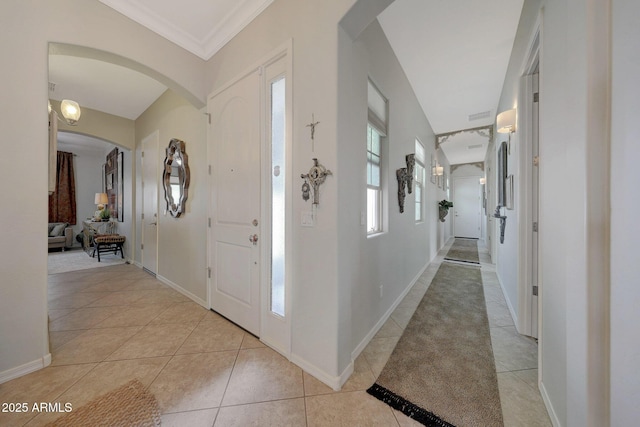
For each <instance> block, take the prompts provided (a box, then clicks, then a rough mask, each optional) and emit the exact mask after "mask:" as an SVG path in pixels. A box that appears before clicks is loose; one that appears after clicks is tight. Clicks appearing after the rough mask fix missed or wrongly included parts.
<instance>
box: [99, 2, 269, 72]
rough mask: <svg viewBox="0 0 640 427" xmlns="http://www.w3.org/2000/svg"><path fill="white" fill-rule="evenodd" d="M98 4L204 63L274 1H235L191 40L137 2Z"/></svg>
mask: <svg viewBox="0 0 640 427" xmlns="http://www.w3.org/2000/svg"><path fill="white" fill-rule="evenodd" d="M100 2H101V3H103V4H105V5H107V6H109V7H111V8H112V9H114V10H116V11H118V12H120V13H122V14H123V15H125V16H126V17H128V18H130V19H132V20H133V21H135V22H137V23H138V24H140V25H142V26H144V27H146V28H148V29H150V30H151V31H153V32H155V33H156V34H159V35H160V36H162V37H164V38H166V39H167V40H169V41H171V42H173V43H175V44H177V45H178V46H180V47H182V48H183V49H186V50H188V51H189V52H191V53H193V54H194V55H197V56H198V57H200V58H202V59H204V60H205V61H206V60H208V59H210V58H211V57H212V56H213V55H214V54H215V53H216V52H218V51H219V50H220V49H221V48H222V47H223V46H224V45H225V44H227V43H228V42H229V41H230V40H231V39H232V38H234V37H235V36H236V35H237V34H238V33H239V32H240V31H242V29H243V28H244V27H246V26H247V25H249V23H250V22H251V21H253V20H254V19H255V18H256V17H257V16H258V15H260V14H261V13H262V12H263V11H264V10H265V9H266V8H267V7H268V6H269V5H270V4H271V3H272V2H273V0H244V1H238V2H237V4H236V7H234V8H233V10H231V11H229V12H228V13H227V14H226V15H225V16H224V17H223V18H222V19H220V20H219V24H218V25H216V26H214V27H213V28H212V29H211V31H209V32H208V33H207V34H206V35H205V36H204V37H203V38H202V39H199V38H197V37H194V35H193V34H191V33H189V32H187V31H185V30H184V29H182V28H180V27H179V26H177V25H175V24H174V23H173V22H171V21H170V20H168V19H167V18H165V17H164V16H161V15H159V14H157V13H155V12H154V11H153V10H151V9H149V8H147V7H146V6H144V5H143V4H142V3H141V2H139V1H123V0H100Z"/></svg>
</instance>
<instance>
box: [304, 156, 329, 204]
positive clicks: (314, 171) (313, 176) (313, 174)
mask: <svg viewBox="0 0 640 427" xmlns="http://www.w3.org/2000/svg"><path fill="white" fill-rule="evenodd" d="M327 175H332V173H331V171H330V170H328V169H326V168H325V167H324V166H322V165H321V164H319V163H318V159H315V158H314V159H313V166H312V167H311V169H309V173H307V174H301V175H300V178H303V179H304V184H302V198H303V199H304V201H307V200H309V193H310V190H311V189H313V204H314V205H318V204H320V185H322V184H323V183H324V181H325V179H327Z"/></svg>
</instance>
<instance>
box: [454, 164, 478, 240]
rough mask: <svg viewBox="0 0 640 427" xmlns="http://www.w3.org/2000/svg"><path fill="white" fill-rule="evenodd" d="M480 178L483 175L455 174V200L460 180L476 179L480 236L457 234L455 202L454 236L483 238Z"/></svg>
mask: <svg viewBox="0 0 640 427" xmlns="http://www.w3.org/2000/svg"><path fill="white" fill-rule="evenodd" d="M480 178H482V176H481V175H478V176H472V175H470V176H455V177H453V200H454V201H455V200H456V192H457V187H458V184H457V183H458V181H461V180H465V179H469V180H471V179H473V180H475V184H476V187H477V188H476V190H477V191H476V193H477V194H476V195H477V196H478V200H477V203H476V205H477V206H476V208H477V214H478V218H477V225H478V232H477V233H478V237H472V236H457V233H456V222H457V220H456V218H457V216H456V214H455V203H454V214H453V230H452V232H453V236H454V237H466V238H470V239H478V240H480V239H481V238H482V199H481V195H480Z"/></svg>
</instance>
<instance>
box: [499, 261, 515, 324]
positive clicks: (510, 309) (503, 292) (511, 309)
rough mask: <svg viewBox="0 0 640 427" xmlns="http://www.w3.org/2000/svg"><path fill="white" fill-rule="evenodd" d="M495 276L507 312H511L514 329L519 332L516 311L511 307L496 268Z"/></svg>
mask: <svg viewBox="0 0 640 427" xmlns="http://www.w3.org/2000/svg"><path fill="white" fill-rule="evenodd" d="M496 277H497V278H498V283H500V289H501V290H502V295H503V296H504V300H505V302H506V303H507V308H508V309H509V313H510V314H511V320H513V324H514V326H515V328H516V331H517V332H518V333H519V334H521V332H520V328H518V325H519V323H518V316H517V315H516V311H515V310H514V309H513V305H511V301H509V298H507V291H506V290H505V288H504V285H503V284H502V279H500V274H499V273H498V269H496Z"/></svg>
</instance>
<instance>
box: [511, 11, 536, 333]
mask: <svg viewBox="0 0 640 427" xmlns="http://www.w3.org/2000/svg"><path fill="white" fill-rule="evenodd" d="M534 28H535V29H534V31H533V33H532V35H531V38H530V40H529V45H528V54H527V56H526V57H525V59H524V62H523V65H522V70H521V76H522V77H521V78H520V88H519V94H518V99H519V102H518V123H517V126H518V129H519V130H520V131H519V132H518V133H519V136H518V145H519V149H518V151H519V155H518V164H519V165H518V166H519V170H520V179H519V180H518V181H519V182H518V191H517V195H516V197H517V206H518V212H519V215H518V224H517V228H518V246H519V248H518V273H517V277H518V312H519V316H518V319H517V322H518V324H517V329H518V332H519V333H521V334H523V335H528V336H536V337H537V333H536V332H537V331H539V330H540V322H541V321H542V316H541V304H539V301H541V297H540V293H541V292H542V286H541V282H542V277H541V275H540V271H541V269H540V262H539V260H540V257H539V256H538V257H537V258H538V266H537V270H538V275H537V276H538V284H537V285H538V288H537V289H538V290H537V294H538V295H537V296H534V289H533V285H532V283H531V277H532V268H533V262H532V260H533V256H534V254H533V251H532V242H533V234H534V233H538V236H539V232H534V231H533V214H532V209H533V206H534V203H533V199H532V198H531V192H532V190H531V189H532V186H533V168H534V167H535V166H534V165H533V154H532V153H533V151H532V150H533V148H532V147H533V136H534V135H533V125H532V114H533V79H532V75H533V74H534V72H535V71H536V69H539V68H541V44H542V37H541V36H542V33H541V28H542V15H541V14H540V15H539V16H538V20H537V22H536V25H535V27H534ZM539 74H541V73H540V72H539ZM538 126H539V125H538ZM539 193H540V189H539V188H538V194H539ZM538 230H539V228H538ZM538 238H539V237H538ZM534 309H535V310H536V313H533V310H534ZM534 322H536V325H535V326H534V325H533V323H534Z"/></svg>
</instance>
